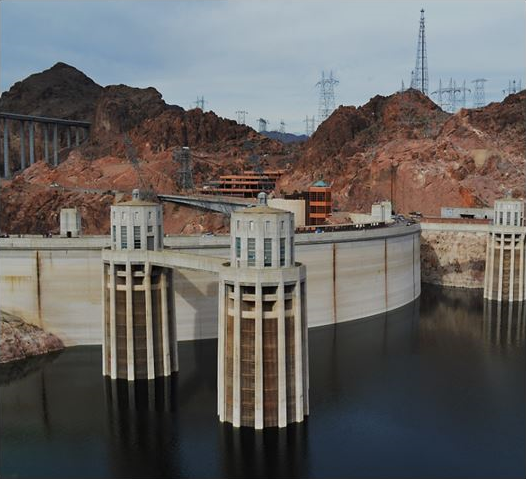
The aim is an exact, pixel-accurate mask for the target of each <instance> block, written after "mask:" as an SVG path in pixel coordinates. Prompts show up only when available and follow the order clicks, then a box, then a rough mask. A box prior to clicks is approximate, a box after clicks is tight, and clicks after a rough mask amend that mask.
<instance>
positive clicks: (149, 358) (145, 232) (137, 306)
mask: <svg viewBox="0 0 526 479" xmlns="http://www.w3.org/2000/svg"><path fill="white" fill-rule="evenodd" d="M162 248H163V225H162V208H161V205H159V204H157V203H152V202H147V201H142V200H141V199H139V195H138V191H137V190H135V191H134V194H133V199H132V200H131V201H128V202H124V203H119V204H118V205H115V206H112V207H111V251H108V250H107V251H104V253H103V317H104V320H103V332H104V333H103V364H102V372H103V374H104V375H105V376H110V377H111V378H112V379H117V378H121V379H128V380H129V381H133V380H135V379H153V378H155V377H158V376H169V375H170V374H171V373H172V372H175V371H177V369H178V364H177V342H176V330H175V303H174V295H173V289H174V288H173V283H174V281H173V270H172V269H171V268H166V267H162V266H159V265H155V264H152V263H151V262H150V261H149V260H148V251H149V250H150V251H157V250H161V249H162Z"/></svg>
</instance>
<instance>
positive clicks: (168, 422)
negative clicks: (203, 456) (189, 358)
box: [104, 374, 179, 477]
mask: <svg viewBox="0 0 526 479" xmlns="http://www.w3.org/2000/svg"><path fill="white" fill-rule="evenodd" d="M104 392H105V397H106V407H107V412H108V421H107V423H108V428H109V441H108V446H109V451H108V456H109V458H110V465H109V469H110V470H111V471H112V476H114V477H116V476H119V477H120V476H125V477H149V476H151V475H152V465H153V464H155V469H154V471H155V476H156V477H172V476H176V475H179V474H178V468H177V462H178V457H177V449H176V448H175V449H174V448H173V444H175V443H176V441H177V435H178V427H177V415H176V414H175V413H176V404H177V402H176V396H177V375H175V374H174V375H172V376H170V377H166V378H158V379H155V380H150V381H146V380H144V381H135V382H128V381H125V380H122V379H119V380H112V379H109V378H105V380H104ZM166 413H170V414H166ZM174 453H175V454H174Z"/></svg>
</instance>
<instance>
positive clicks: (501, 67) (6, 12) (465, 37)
mask: <svg viewBox="0 0 526 479" xmlns="http://www.w3.org/2000/svg"><path fill="white" fill-rule="evenodd" d="M421 8H424V9H425V16H426V36H427V53H428V62H429V76H430V91H433V90H435V89H436V88H437V87H438V80H439V78H442V80H443V82H447V81H449V78H450V77H453V79H456V81H457V83H461V82H462V80H464V79H465V80H466V81H467V82H468V83H469V82H470V81H471V80H473V79H474V78H478V77H484V78H487V79H488V80H489V81H488V82H487V83H486V99H487V100H488V101H493V100H501V99H502V98H503V94H502V90H503V88H505V87H507V85H508V80H509V79H517V80H518V79H521V80H522V84H523V85H524V86H526V84H525V58H526V34H525V24H526V23H525V22H526V15H525V13H526V3H525V2H524V1H523V0H495V1H443V0H441V1H412V0H410V1H409V0H408V1H396V0H394V1H393V0H391V1H370V0H369V1H331V0H322V1H299V0H296V1H290V0H289V1H277V0H270V1H269V0H265V1H256V0H246V1H241V0H237V1H222V0H209V1H204V0H195V1H167V0H165V1H157V0H140V1H139V0H85V1H81V0H74V1H73V0H71V1H68V0H59V1H46V0H1V1H0V42H1V43H0V88H1V90H2V91H4V90H6V89H9V87H10V86H11V85H12V84H13V83H14V82H15V81H18V80H21V79H23V78H25V77H27V76H28V75H30V74H32V73H35V72H38V71H41V70H44V69H46V68H49V67H50V66H52V65H53V64H54V63H56V62H58V61H63V62H65V63H69V64H71V65H73V66H75V67H76V68H78V69H80V70H82V71H83V72H84V73H86V75H88V76H89V77H91V78H92V79H93V80H94V81H96V82H97V83H99V84H101V85H109V84H114V83H125V84H127V85H131V86H138V87H146V86H153V87H155V88H157V89H158V90H159V91H160V92H161V93H162V95H163V97H164V99H165V101H166V102H168V103H172V104H178V105H181V106H182V107H184V108H188V107H189V106H190V105H191V104H192V102H194V101H195V99H196V97H197V96H198V95H199V96H201V95H203V96H204V97H205V100H206V102H207V103H206V105H205V107H206V109H211V110H213V111H215V112H216V113H217V114H219V115H221V116H224V117H228V118H233V119H236V113H235V112H236V111H237V110H246V111H248V115H247V123H248V124H249V125H251V126H254V127H256V126H257V125H256V119H257V118H259V117H263V118H267V119H269V120H270V128H271V129H274V128H276V129H277V128H278V127H279V122H280V120H281V119H283V120H284V121H285V123H286V125H287V126H286V130H287V131H291V132H296V133H302V132H304V129H305V126H304V122H303V120H304V119H305V116H306V115H309V116H312V115H317V110H318V90H317V89H316V87H315V84H316V82H317V81H318V80H319V77H320V74H321V71H322V70H325V71H329V70H332V71H333V72H334V75H335V77H336V78H337V79H338V80H339V82H340V83H339V84H338V85H337V86H336V87H335V96H336V105H339V104H344V105H361V104H364V103H365V102H367V101H368V100H369V98H371V97H372V96H374V95H376V94H382V95H388V94H391V93H393V92H394V91H396V90H398V89H399V88H400V83H401V80H404V82H405V84H406V86H408V84H409V82H410V73H411V70H412V69H413V68H414V64H415V59H416V46H417V39H418V27H419V18H420V9H421ZM469 85H470V84H469ZM432 98H434V97H432ZM470 105H471V102H470V101H469V100H468V106H470Z"/></svg>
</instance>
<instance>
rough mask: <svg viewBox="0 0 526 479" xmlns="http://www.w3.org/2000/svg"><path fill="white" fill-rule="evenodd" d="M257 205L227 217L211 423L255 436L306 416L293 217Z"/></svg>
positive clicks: (303, 322) (301, 275)
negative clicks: (215, 415) (215, 410)
mask: <svg viewBox="0 0 526 479" xmlns="http://www.w3.org/2000/svg"><path fill="white" fill-rule="evenodd" d="M259 200H260V204H259V205H258V206H256V207H255V208H246V209H244V210H241V211H238V212H234V213H233V214H232V216H231V221H230V231H231V248H230V262H229V263H225V266H224V267H223V268H222V269H221V270H220V272H219V317H218V323H219V335H218V336H219V339H218V415H219V419H220V421H222V422H230V423H232V424H233V425H234V426H235V427H239V426H248V427H252V428H255V429H263V428H265V427H272V426H279V427H284V426H286V425H287V424H288V423H292V422H301V421H303V419H304V416H305V415H308V413H309V399H308V384H309V378H308V376H309V373H308V354H307V318H306V311H307V308H306V304H305V301H306V297H305V294H306V289H305V277H306V271H305V266H303V265H301V264H300V263H296V262H295V260H294V217H293V215H292V214H291V213H289V212H285V211H283V210H279V209H275V208H270V207H268V206H267V204H266V195H265V194H264V193H261V194H260V197H259Z"/></svg>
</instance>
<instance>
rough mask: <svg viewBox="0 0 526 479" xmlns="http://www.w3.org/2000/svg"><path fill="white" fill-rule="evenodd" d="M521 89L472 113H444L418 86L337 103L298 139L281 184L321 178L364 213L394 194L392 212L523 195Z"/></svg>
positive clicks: (343, 202)
mask: <svg viewBox="0 0 526 479" xmlns="http://www.w3.org/2000/svg"><path fill="white" fill-rule="evenodd" d="M525 101H526V92H525V91H523V92H520V93H517V94H514V95H510V96H509V97H507V98H506V99H505V100H504V101H503V102H501V103H492V104H490V105H488V106H486V107H484V108H480V109H476V110H465V109H464V110H460V111H459V112H458V113H456V114H454V115H451V114H448V113H445V112H443V111H442V110H440V108H439V107H438V106H437V105H435V104H434V103H433V102H432V101H431V100H429V98H427V97H426V96H424V95H422V94H421V93H420V92H418V91H414V90H408V91H406V92H403V93H396V94H394V95H391V96H389V97H381V96H377V97H375V98H373V99H371V100H370V101H369V102H368V103H367V104H365V105H364V106H361V107H359V108H355V107H353V106H340V107H339V108H338V109H337V110H336V111H335V112H334V113H333V114H332V115H331V116H330V117H329V118H328V119H327V120H326V121H325V122H324V123H322V124H321V125H320V126H319V128H318V130H317V131H316V132H315V133H314V135H313V136H312V137H311V138H310V139H309V140H308V141H307V142H306V143H305V144H304V146H303V147H302V150H301V153H300V160H299V162H298V164H297V165H296V167H295V168H294V170H293V171H291V172H290V174H288V175H286V176H285V177H283V178H282V180H281V181H280V188H283V189H301V188H303V187H305V186H307V185H308V184H309V183H310V182H312V181H314V180H316V179H319V178H324V179H325V180H326V181H329V182H331V183H332V184H333V191H334V198H335V200H336V202H337V204H338V206H339V207H340V208H341V209H350V210H354V211H360V212H367V211H369V208H370V205H371V203H373V202H374V201H377V200H382V199H392V202H393V204H394V208H395V210H396V211H397V212H402V213H407V212H410V211H421V212H423V213H425V214H428V215H437V214H439V213H440V207H441V206H446V205H451V206H465V207H469V206H473V207H476V206H483V205H491V204H492V203H493V201H494V199H495V198H497V197H501V196H503V195H504V194H505V193H506V192H507V191H511V192H512V193H513V195H514V196H523V195H524V165H525V151H526V148H525V146H526V144H525V133H526V129H525V124H526V122H525V120H526V115H525Z"/></svg>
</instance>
